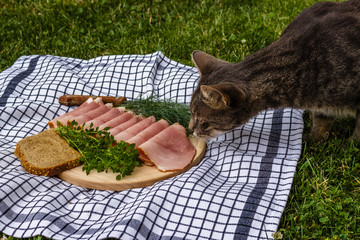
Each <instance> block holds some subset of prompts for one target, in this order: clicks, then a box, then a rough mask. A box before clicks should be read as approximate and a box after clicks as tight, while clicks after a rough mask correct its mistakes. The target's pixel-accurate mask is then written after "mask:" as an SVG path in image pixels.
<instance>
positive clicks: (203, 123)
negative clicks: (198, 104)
mask: <svg viewBox="0 0 360 240" xmlns="http://www.w3.org/2000/svg"><path fill="white" fill-rule="evenodd" d="M199 123H200V125H201V127H202V128H207V127H209V122H208V121H206V120H204V119H201V120H199Z"/></svg>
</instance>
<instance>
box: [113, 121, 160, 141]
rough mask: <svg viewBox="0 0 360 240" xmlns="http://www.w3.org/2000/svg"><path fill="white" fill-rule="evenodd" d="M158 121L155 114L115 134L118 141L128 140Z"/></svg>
mask: <svg viewBox="0 0 360 240" xmlns="http://www.w3.org/2000/svg"><path fill="white" fill-rule="evenodd" d="M155 122H156V119H155V117H154V116H151V117H148V118H145V119H143V120H141V121H140V122H138V123H136V124H134V125H132V126H131V127H129V128H127V129H125V130H123V131H121V132H120V133H118V134H116V135H115V136H114V138H115V140H116V141H118V142H119V141H121V140H122V141H127V140H128V139H130V138H132V137H134V136H135V135H137V134H138V133H140V132H141V131H143V130H144V129H146V128H148V127H149V126H150V125H152V124H153V123H155Z"/></svg>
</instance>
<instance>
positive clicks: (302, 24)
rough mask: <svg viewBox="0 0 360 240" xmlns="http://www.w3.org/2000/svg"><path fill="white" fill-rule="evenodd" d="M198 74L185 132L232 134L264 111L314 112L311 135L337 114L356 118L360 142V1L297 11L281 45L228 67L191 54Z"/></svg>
mask: <svg viewBox="0 0 360 240" xmlns="http://www.w3.org/2000/svg"><path fill="white" fill-rule="evenodd" d="M193 61H194V63H195V65H196V67H197V68H198V70H199V72H200V74H201V77H200V80H199V84H198V86H197V89H196V90H195V92H194V93H193V96H192V101H191V105H190V107H191V114H192V117H191V121H190V129H192V130H193V131H194V133H195V134H196V135H198V136H200V137H211V136H214V135H215V134H216V133H217V132H223V131H228V130H231V129H233V128H235V127H238V126H240V125H242V124H244V123H246V122H247V121H248V120H249V119H250V118H251V117H254V116H255V115H256V114H257V113H259V112H260V111H262V110H265V109H276V108H282V107H292V108H299V109H307V110H311V111H312V112H313V122H314V124H313V129H312V135H313V137H314V138H315V140H317V141H320V140H323V139H324V138H326V137H327V134H328V131H329V127H330V126H331V123H332V121H333V120H334V117H338V116H339V115H340V116H343V115H348V114H351V115H354V116H356V117H357V125H356V129H355V131H354V136H355V137H356V138H360V0H352V1H347V2H343V3H336V2H320V3H317V4H315V5H313V6H312V7H310V8H309V9H306V10H304V11H303V12H301V13H300V14H299V15H298V16H297V17H296V18H295V19H294V21H293V22H292V23H290V24H289V26H288V27H287V28H286V29H285V30H284V32H283V34H282V36H281V37H280V39H279V40H277V41H275V42H273V43H272V44H270V45H269V46H267V47H265V48H264V49H262V50H260V51H258V52H256V53H253V54H251V55H249V56H247V57H246V58H245V59H244V60H243V61H241V62H239V63H235V64H232V63H228V62H225V61H222V60H219V59H216V58H214V57H212V56H210V55H208V54H206V53H203V52H200V51H195V52H194V53H193Z"/></svg>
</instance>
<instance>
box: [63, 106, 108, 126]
mask: <svg viewBox="0 0 360 240" xmlns="http://www.w3.org/2000/svg"><path fill="white" fill-rule="evenodd" d="M109 111H110V107H109V106H107V105H100V106H99V107H97V108H95V109H93V110H91V111H88V112H86V113H84V114H81V115H80V116H75V117H74V118H72V119H69V120H68V122H71V121H73V120H75V121H76V122H77V123H78V125H82V124H83V123H84V122H88V121H90V120H92V119H96V118H97V117H99V116H101V115H103V114H105V113H107V112H109Z"/></svg>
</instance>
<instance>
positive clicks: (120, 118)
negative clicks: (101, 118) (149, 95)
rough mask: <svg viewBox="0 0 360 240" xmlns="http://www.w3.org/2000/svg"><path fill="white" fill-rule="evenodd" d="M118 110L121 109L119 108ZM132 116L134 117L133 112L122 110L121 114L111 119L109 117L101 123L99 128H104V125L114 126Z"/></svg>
mask: <svg viewBox="0 0 360 240" xmlns="http://www.w3.org/2000/svg"><path fill="white" fill-rule="evenodd" d="M120 111H122V110H120ZM133 117H134V115H133V114H131V113H128V112H124V113H122V114H121V115H119V116H117V117H115V118H113V119H110V120H109V121H107V122H105V123H103V124H101V125H100V126H99V129H104V128H105V127H109V128H114V127H116V126H119V125H120V124H122V123H124V122H126V121H128V120H130V119H131V118H133Z"/></svg>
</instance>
